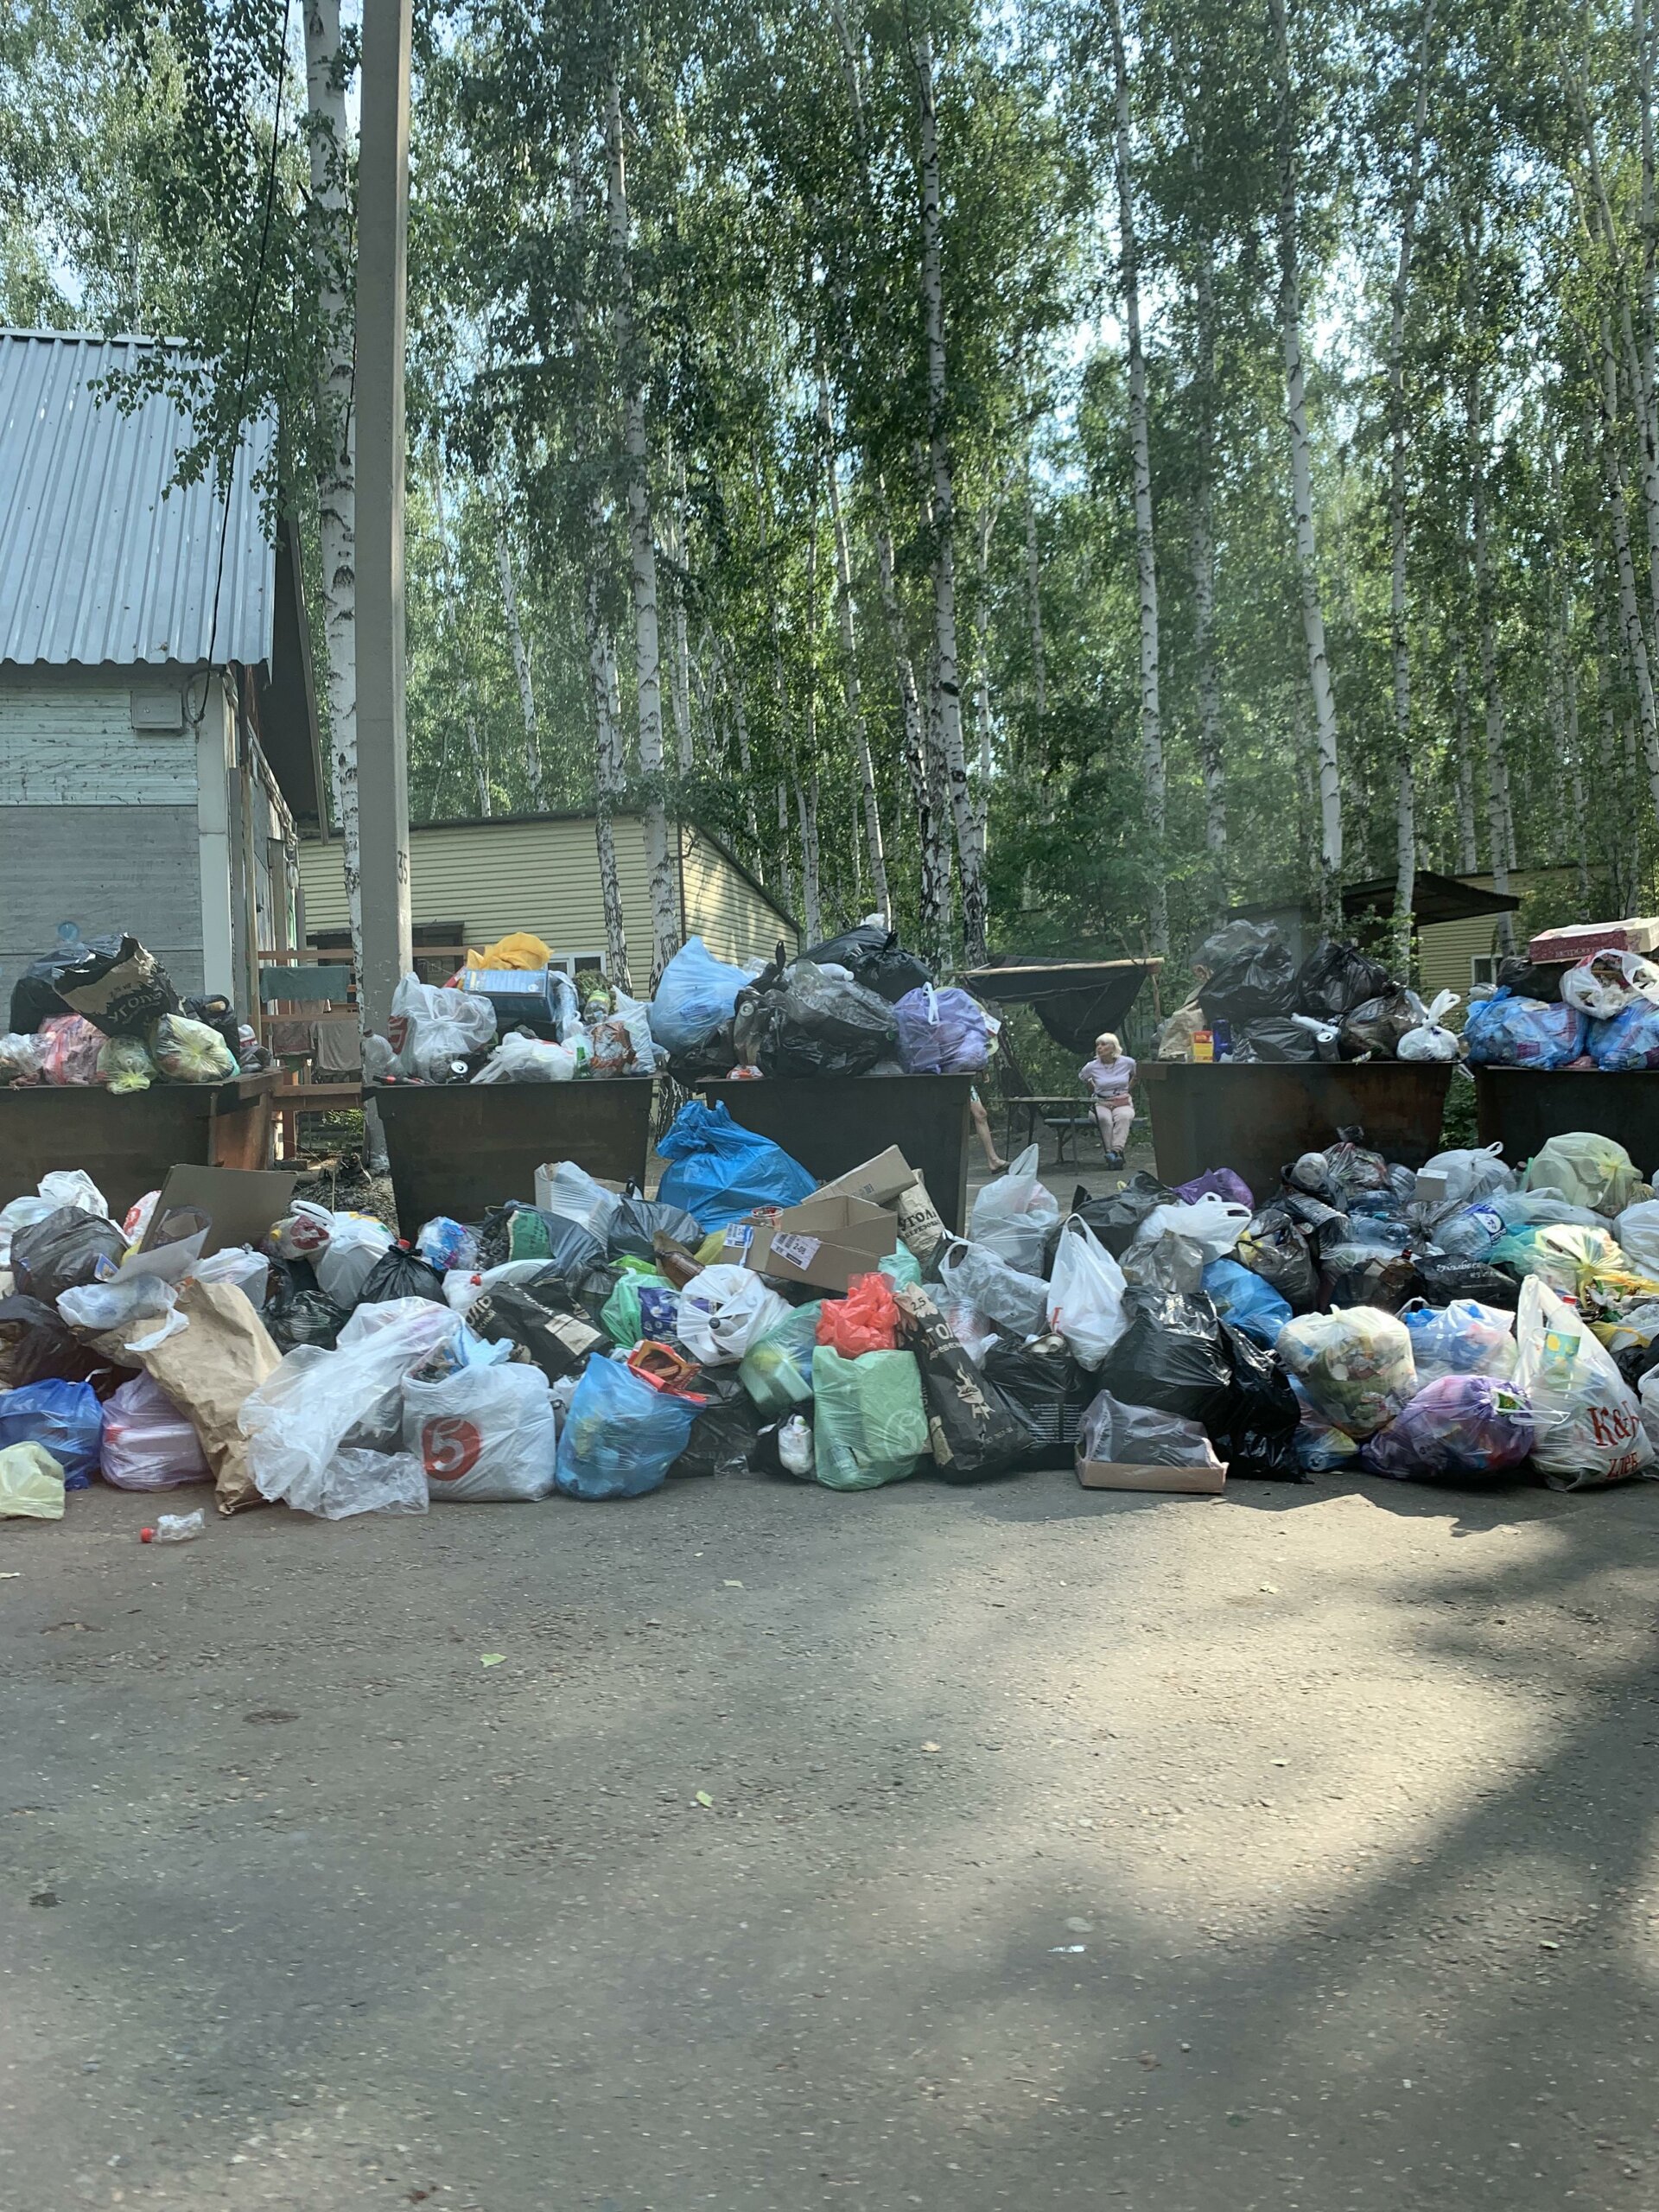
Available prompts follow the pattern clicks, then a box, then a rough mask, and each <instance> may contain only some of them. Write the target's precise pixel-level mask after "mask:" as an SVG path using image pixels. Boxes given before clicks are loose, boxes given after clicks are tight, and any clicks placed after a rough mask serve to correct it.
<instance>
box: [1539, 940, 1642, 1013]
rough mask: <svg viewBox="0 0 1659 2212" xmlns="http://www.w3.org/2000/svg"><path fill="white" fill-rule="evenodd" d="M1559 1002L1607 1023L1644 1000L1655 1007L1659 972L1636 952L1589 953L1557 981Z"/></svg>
mask: <svg viewBox="0 0 1659 2212" xmlns="http://www.w3.org/2000/svg"><path fill="white" fill-rule="evenodd" d="M1561 1000H1562V1003H1563V1004H1564V1005H1567V1006H1572V1007H1577V1008H1578V1010H1579V1012H1580V1014H1588V1015H1589V1017H1590V1019H1591V1020H1592V1021H1611V1020H1615V1019H1616V1018H1617V1016H1618V1015H1619V1014H1625V1013H1628V1012H1629V1010H1630V1008H1631V1007H1634V1006H1637V1005H1639V1004H1641V1003H1642V1002H1643V1001H1644V1000H1645V1001H1647V1002H1648V1004H1649V1005H1653V1004H1656V1003H1659V968H1656V967H1655V966H1654V964H1653V963H1652V961H1650V960H1644V959H1643V957H1642V956H1641V954H1640V953H1639V952H1622V951H1621V952H1592V953H1590V954H1588V955H1587V956H1586V957H1585V958H1584V959H1582V960H1580V961H1576V962H1574V963H1573V966H1572V967H1571V968H1569V969H1567V973H1566V974H1565V975H1564V976H1562V977H1561Z"/></svg>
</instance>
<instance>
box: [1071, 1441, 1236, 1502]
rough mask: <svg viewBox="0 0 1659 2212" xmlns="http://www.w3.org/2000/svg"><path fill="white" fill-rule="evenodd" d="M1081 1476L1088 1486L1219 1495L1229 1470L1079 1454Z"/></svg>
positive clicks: (1086, 1486)
mask: <svg viewBox="0 0 1659 2212" xmlns="http://www.w3.org/2000/svg"><path fill="white" fill-rule="evenodd" d="M1077 1480H1078V1481H1079V1482H1080V1483H1081V1484H1083V1486H1084V1490H1155V1491H1168V1492H1170V1493H1171V1494H1172V1495H1179V1496H1180V1497H1219V1496H1220V1495H1221V1492H1222V1491H1223V1490H1224V1488H1225V1487H1226V1483H1227V1470H1226V1468H1225V1467H1224V1465H1222V1464H1221V1462H1220V1461H1219V1460H1217V1463H1216V1465H1214V1466H1212V1467H1149V1466H1141V1465H1138V1464H1136V1463H1135V1462H1133V1461H1130V1460H1127V1459H1084V1456H1083V1454H1082V1453H1081V1452H1079V1453H1078V1454H1077Z"/></svg>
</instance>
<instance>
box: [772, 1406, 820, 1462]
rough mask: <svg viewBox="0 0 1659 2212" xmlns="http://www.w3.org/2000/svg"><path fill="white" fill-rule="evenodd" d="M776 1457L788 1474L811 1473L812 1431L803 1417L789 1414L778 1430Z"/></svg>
mask: <svg viewBox="0 0 1659 2212" xmlns="http://www.w3.org/2000/svg"><path fill="white" fill-rule="evenodd" d="M778 1457H779V1459H780V1460H781V1461H782V1463H783V1465H784V1468H785V1471H786V1472H788V1473H789V1474H791V1475H810V1473H811V1471H812V1431H811V1428H810V1426H809V1425H808V1423H807V1421H806V1420H805V1418H804V1415H802V1414H791V1415H790V1417H789V1419H788V1420H787V1421H785V1423H784V1425H783V1427H781V1428H780V1429H779V1432H778Z"/></svg>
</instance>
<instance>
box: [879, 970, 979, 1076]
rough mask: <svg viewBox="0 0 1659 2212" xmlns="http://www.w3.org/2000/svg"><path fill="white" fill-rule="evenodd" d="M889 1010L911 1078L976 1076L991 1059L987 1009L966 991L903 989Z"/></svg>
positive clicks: (927, 988)
mask: <svg viewBox="0 0 1659 2212" xmlns="http://www.w3.org/2000/svg"><path fill="white" fill-rule="evenodd" d="M893 1013H894V1014H895V1015H896V1016H897V1017H898V1021H899V1058H901V1059H902V1060H903V1062H904V1064H905V1066H906V1069H907V1070H908V1071H909V1072H910V1073H911V1074H912V1075H977V1074H978V1073H979V1071H980V1070H981V1069H982V1067H983V1066H984V1065H985V1063H986V1061H987V1059H988V1058H989V1056H990V1035H989V1032H988V1028H987V1026H986V1021H985V1009H984V1008H983V1007H982V1006H981V1005H980V1003H979V1001H978V1000H977V999H974V998H970V997H969V995H968V993H967V992H966V991H959V990H956V989H954V988H946V989H944V990H942V991H941V990H935V989H934V988H932V987H931V985H929V986H927V987H926V988H923V989H919V990H914V991H906V993H905V995H904V996H903V998H901V999H900V1000H899V1003H898V1004H897V1006H895V1007H894V1008H893Z"/></svg>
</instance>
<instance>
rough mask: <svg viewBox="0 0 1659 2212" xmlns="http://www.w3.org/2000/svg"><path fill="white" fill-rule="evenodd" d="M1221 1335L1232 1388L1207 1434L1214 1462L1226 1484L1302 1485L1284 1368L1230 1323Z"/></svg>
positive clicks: (1296, 1409) (1296, 1416) (1292, 1398)
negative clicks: (1222, 1466) (1222, 1464)
mask: <svg viewBox="0 0 1659 2212" xmlns="http://www.w3.org/2000/svg"><path fill="white" fill-rule="evenodd" d="M1221 1334H1222V1341H1223V1343H1224V1345H1225V1348H1226V1353H1227V1358H1228V1361H1229V1363H1230V1366H1231V1369H1232V1387H1231V1389H1230V1391H1229V1393H1228V1396H1227V1402H1226V1405H1225V1407H1224V1408H1223V1411H1222V1413H1221V1414H1220V1416H1219V1417H1218V1418H1217V1420H1216V1421H1213V1422H1211V1423H1209V1424H1207V1433H1208V1435H1209V1438H1210V1441H1211V1443H1212V1444H1213V1445H1214V1446H1215V1447H1216V1456H1217V1459H1224V1460H1225V1461H1226V1462H1227V1479H1228V1480H1229V1481H1230V1482H1231V1481H1233V1480H1234V1479H1235V1478H1247V1479H1252V1480H1256V1481H1265V1482H1293V1483H1294V1482H1306V1480H1307V1477H1306V1475H1305V1474H1304V1473H1303V1471H1302V1470H1301V1468H1300V1466H1298V1465H1297V1462H1296V1430H1297V1426H1298V1424H1299V1423H1300V1420H1301V1408H1300V1405H1299V1403H1298V1402H1297V1398H1296V1393H1295V1392H1294V1390H1293V1389H1291V1387H1290V1377H1289V1376H1288V1375H1287V1374H1286V1372H1285V1367H1284V1362H1283V1361H1282V1360H1281V1359H1280V1358H1279V1357H1278V1355H1277V1354H1276V1353H1274V1352H1270V1351H1268V1349H1267V1348H1266V1346H1265V1345H1263V1344H1257V1343H1256V1342H1255V1338H1252V1337H1248V1336H1246V1335H1245V1333H1244V1332H1243V1329H1236V1328H1234V1326H1233V1325H1232V1323H1231V1322H1230V1321H1224V1322H1223V1323H1222V1324H1221Z"/></svg>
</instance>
